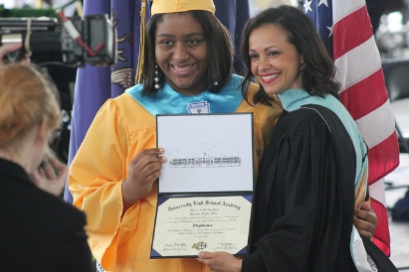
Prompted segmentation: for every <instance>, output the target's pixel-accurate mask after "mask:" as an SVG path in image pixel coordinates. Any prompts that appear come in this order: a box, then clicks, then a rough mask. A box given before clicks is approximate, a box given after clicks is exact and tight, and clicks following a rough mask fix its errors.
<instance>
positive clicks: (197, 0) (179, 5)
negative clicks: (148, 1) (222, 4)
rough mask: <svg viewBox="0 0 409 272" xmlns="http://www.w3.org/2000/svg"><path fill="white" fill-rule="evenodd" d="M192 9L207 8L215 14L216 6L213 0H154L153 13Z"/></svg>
mask: <svg viewBox="0 0 409 272" xmlns="http://www.w3.org/2000/svg"><path fill="white" fill-rule="evenodd" d="M190 10H206V11H209V12H211V13H213V14H214V13H215V12H216V7H215V6H214V3H213V0H154V1H153V3H152V9H151V13H152V15H155V14H159V13H175V12H183V11H190Z"/></svg>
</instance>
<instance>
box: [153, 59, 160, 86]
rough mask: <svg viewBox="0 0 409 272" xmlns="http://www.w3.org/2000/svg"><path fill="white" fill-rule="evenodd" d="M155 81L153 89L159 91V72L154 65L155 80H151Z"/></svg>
mask: <svg viewBox="0 0 409 272" xmlns="http://www.w3.org/2000/svg"><path fill="white" fill-rule="evenodd" d="M153 80H155V89H156V90H159V87H160V86H159V71H158V65H156V64H155V78H154V79H153Z"/></svg>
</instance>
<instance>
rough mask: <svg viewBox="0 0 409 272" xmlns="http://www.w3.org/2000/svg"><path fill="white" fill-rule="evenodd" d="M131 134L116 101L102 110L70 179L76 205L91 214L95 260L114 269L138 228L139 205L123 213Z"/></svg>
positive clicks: (89, 215)
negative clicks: (126, 235) (126, 236)
mask: <svg viewBox="0 0 409 272" xmlns="http://www.w3.org/2000/svg"><path fill="white" fill-rule="evenodd" d="M128 146H129V133H128V129H127V126H126V124H125V122H124V121H123V119H122V118H121V115H120V113H119V108H118V106H117V105H116V104H115V102H114V100H112V99H110V100H108V101H107V102H106V103H105V104H104V105H103V106H102V107H101V109H100V110H99V111H98V113H97V115H96V117H95V119H94V121H93V122H92V124H91V126H90V128H89V130H88V132H87V135H86V137H85V139H84V141H83V143H82V145H81V147H80V148H79V150H78V152H77V154H76V156H75V158H74V160H73V162H72V164H71V166H70V172H69V177H68V182H69V189H70V191H71V192H72V195H73V198H74V202H73V204H74V205H75V206H76V207H78V208H79V209H81V210H83V211H84V212H85V213H86V215H87V221H88V224H87V226H86V230H87V232H88V233H89V234H90V236H89V240H88V242H89V244H90V247H91V249H92V253H93V255H94V257H95V258H96V259H97V260H98V261H100V262H101V263H102V264H103V266H104V267H106V268H107V269H108V270H109V269H113V265H114V263H115V259H116V251H117V247H118V244H119V243H120V241H119V240H120V239H121V237H123V233H122V232H125V231H128V232H132V231H133V230H135V229H136V227H137V220H133V222H132V223H130V222H129V221H130V219H132V218H133V219H134V218H137V217H138V213H139V202H137V203H136V204H135V205H133V206H132V207H130V208H129V209H128V210H127V211H126V213H125V214H123V215H122V213H123V202H122V191H121V186H122V182H123V180H124V179H125V177H126V176H127V166H128V163H129V162H128V160H127V154H128V152H129V151H128Z"/></svg>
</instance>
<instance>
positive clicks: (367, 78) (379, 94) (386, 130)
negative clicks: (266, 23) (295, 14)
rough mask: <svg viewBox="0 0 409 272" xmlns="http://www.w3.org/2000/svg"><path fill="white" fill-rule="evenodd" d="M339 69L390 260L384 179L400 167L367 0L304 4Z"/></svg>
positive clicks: (378, 239)
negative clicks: (361, 140)
mask: <svg viewBox="0 0 409 272" xmlns="http://www.w3.org/2000/svg"><path fill="white" fill-rule="evenodd" d="M304 12H305V13H306V14H307V15H308V16H309V17H310V18H311V19H312V20H313V22H314V23H315V25H316V27H317V30H318V32H319V34H320V36H321V38H322V40H323V41H324V44H325V45H326V47H327V49H328V52H329V53H330V55H331V56H332V57H333V60H334V62H335V66H336V67H337V74H336V79H337V81H338V82H339V83H340V84H341V89H340V91H339V96H340V98H341V100H342V102H343V104H344V105H345V107H346V108H347V109H348V111H349V112H350V114H351V116H352V117H353V118H354V120H355V122H356V123H357V125H358V128H359V130H360V132H361V134H362V136H363V138H364V140H365V142H366V144H367V145H368V147H369V151H368V160H369V172H368V174H369V177H368V183H369V192H370V196H371V207H372V208H373V209H374V211H375V213H376V215H377V218H378V225H377V228H376V231H375V234H374V238H373V241H374V242H375V244H377V245H378V246H379V248H380V249H382V250H383V251H384V252H385V254H386V255H388V256H390V236H389V226H388V216H387V209H386V203H385V188H384V182H383V177H385V176H386V175H387V174H388V173H390V172H391V171H393V170H394V169H395V168H396V167H397V166H398V165H399V146H398V141H397V135H396V132H395V121H394V116H393V113H392V109H391V107H390V103H389V99H388V93H387V90H386V87H385V81H384V77H383V72H382V68H381V59H380V56H379V51H378V48H377V46H376V43H375V39H374V36H373V31H372V25H371V21H370V18H369V15H368V11H367V7H366V3H365V1H364V0H334V1H332V0H305V1H304Z"/></svg>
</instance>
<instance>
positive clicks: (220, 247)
mask: <svg viewBox="0 0 409 272" xmlns="http://www.w3.org/2000/svg"><path fill="white" fill-rule="evenodd" d="M232 249H237V244H235V243H227V242H226V243H222V242H221V243H217V244H216V246H215V248H214V250H215V251H217V250H232Z"/></svg>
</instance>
